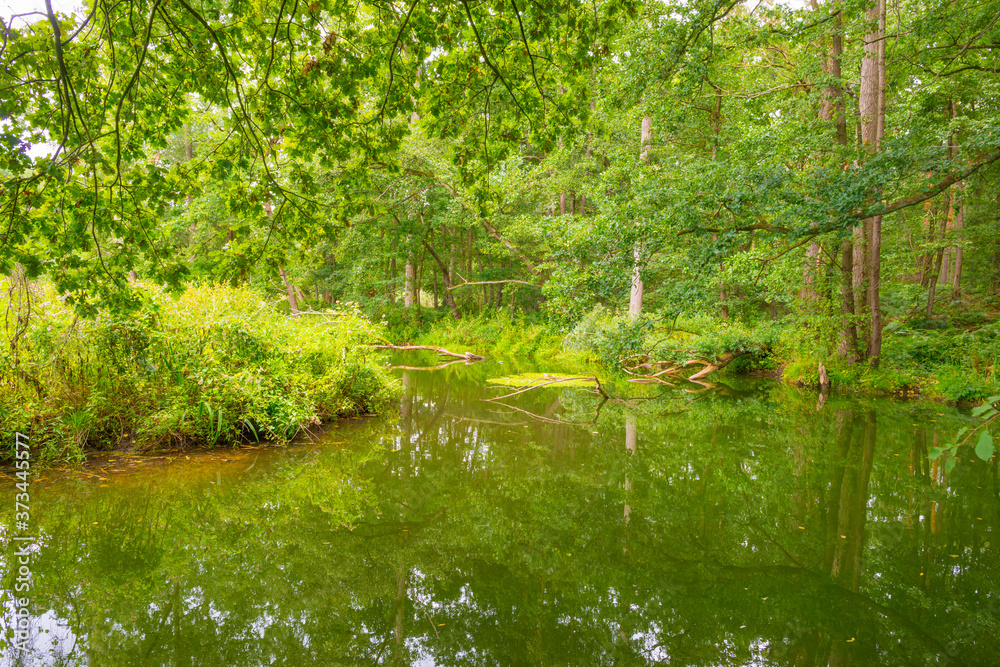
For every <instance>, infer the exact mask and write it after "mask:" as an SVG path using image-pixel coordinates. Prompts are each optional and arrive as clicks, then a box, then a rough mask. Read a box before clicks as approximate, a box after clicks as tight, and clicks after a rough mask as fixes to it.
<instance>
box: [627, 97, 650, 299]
mask: <svg viewBox="0 0 1000 667" xmlns="http://www.w3.org/2000/svg"><path fill="white" fill-rule="evenodd" d="M652 142H653V117H652V116H650V115H646V116H643V117H642V128H641V132H640V137H639V159H641V160H642V161H643V163H644V164H647V165H648V164H649V149H650V146H651V145H652ZM642 254H643V253H642V243H641V242H636V244H635V245H634V246H633V247H632V289H631V291H630V293H629V300H628V314H629V315H630V316H631V317H639V315H641V314H642V297H643V292H644V287H645V286H644V285H643V282H642Z"/></svg>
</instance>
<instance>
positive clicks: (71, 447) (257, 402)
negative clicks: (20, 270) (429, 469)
mask: <svg viewBox="0 0 1000 667" xmlns="http://www.w3.org/2000/svg"><path fill="white" fill-rule="evenodd" d="M133 290H134V292H135V298H136V299H139V300H141V302H142V307H141V308H140V309H139V310H138V311H137V312H136V313H135V314H134V315H133V316H131V317H128V318H123V317H121V316H118V315H116V314H115V313H113V312H109V313H101V314H100V315H98V316H97V317H95V318H93V319H91V320H79V319H78V318H75V317H74V316H73V314H72V311H71V310H70V309H68V308H67V307H66V306H65V305H63V304H62V302H60V301H59V300H58V299H56V298H55V295H54V293H53V292H52V290H51V289H47V290H46V293H45V297H46V298H45V300H42V301H41V302H40V303H38V304H37V305H36V307H35V309H34V311H33V312H32V313H31V316H30V317H31V320H30V323H29V325H28V327H27V329H26V331H25V335H24V337H22V339H21V340H20V341H19V342H18V344H17V345H16V346H14V348H13V350H11V349H10V348H5V349H4V351H3V352H2V355H3V357H4V359H3V361H4V368H6V369H9V371H8V372H6V373H5V374H4V376H3V377H2V383H3V387H4V388H5V391H4V392H3V396H2V397H0V421H2V428H3V433H4V434H5V435H4V438H5V442H4V443H3V444H4V451H5V452H6V451H8V449H9V447H10V446H12V445H11V443H8V442H6V440H7V434H12V433H13V432H14V431H17V430H20V431H22V432H25V433H30V435H31V436H32V441H33V442H34V443H36V446H37V447H38V451H39V452H42V457H43V458H66V457H70V458H78V457H80V456H81V455H82V452H83V451H84V450H85V449H87V448H91V449H95V448H98V449H121V448H129V449H132V448H137V449H148V448H152V447H162V446H166V445H177V444H208V445H221V444H233V443H238V442H240V441H244V440H248V439H250V440H254V441H256V440H271V441H276V442H285V441H287V440H288V439H290V438H292V437H293V436H294V435H295V434H296V433H297V432H298V431H300V430H301V429H303V428H307V427H309V426H311V425H315V424H318V423H320V422H321V421H322V420H324V419H329V418H332V417H335V416H345V415H356V414H360V413H364V412H373V411H377V410H379V409H380V408H381V407H382V406H384V405H385V403H386V401H387V400H389V398H390V397H391V396H392V395H393V392H394V382H393V381H392V380H391V378H390V377H389V376H388V374H387V372H386V370H385V369H384V367H383V366H382V365H381V364H380V357H379V355H377V354H373V353H372V352H371V351H370V350H368V349H367V348H366V345H367V344H368V343H371V342H373V341H375V340H376V339H377V338H378V337H379V336H380V334H381V333H382V332H381V330H380V329H379V328H378V327H375V326H373V325H372V324H371V323H370V322H368V321H367V320H365V319H364V318H363V317H362V316H361V315H360V314H359V313H358V311H357V310H356V309H343V310H339V311H329V312H327V313H324V314H321V315H309V316H301V317H299V318H294V319H293V318H289V317H286V316H284V315H282V314H281V313H280V312H278V311H277V310H276V309H275V307H274V304H271V303H268V302H266V301H264V300H262V299H261V298H260V296H259V294H257V293H256V292H254V291H253V290H249V289H235V288H231V287H225V286H202V287H191V288H189V289H188V290H186V291H185V292H184V294H182V295H181V296H180V297H177V298H173V297H171V296H169V295H167V294H165V293H163V292H162V291H160V290H157V289H155V288H151V287H148V286H142V285H137V286H135V287H133ZM6 305H7V306H8V309H9V308H10V307H11V304H9V303H8V304H6ZM10 334H11V332H10V331H8V338H10ZM11 438H12V436H11ZM11 442H12V439H11Z"/></svg>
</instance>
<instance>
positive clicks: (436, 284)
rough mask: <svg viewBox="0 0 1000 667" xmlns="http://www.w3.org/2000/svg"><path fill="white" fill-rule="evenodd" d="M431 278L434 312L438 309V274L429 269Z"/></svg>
mask: <svg viewBox="0 0 1000 667" xmlns="http://www.w3.org/2000/svg"><path fill="white" fill-rule="evenodd" d="M431 278H432V279H433V290H434V310H437V309H438V274H437V271H435V270H434V269H431Z"/></svg>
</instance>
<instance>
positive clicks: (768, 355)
mask: <svg viewBox="0 0 1000 667" xmlns="http://www.w3.org/2000/svg"><path fill="white" fill-rule="evenodd" d="M838 322H839V320H838V319H836V318H832V319H829V321H826V320H820V319H817V318H815V317H813V318H811V319H809V320H808V321H806V320H804V319H795V318H792V317H786V318H785V319H783V320H758V321H754V322H743V321H740V320H737V319H723V318H719V317H712V316H709V315H692V316H678V317H664V316H661V315H659V314H656V313H645V314H643V315H642V316H641V317H638V318H633V317H629V316H628V315H626V314H622V313H614V312H611V311H609V310H607V309H606V308H604V307H602V306H598V307H596V308H594V309H593V310H591V311H590V312H589V313H587V314H586V315H584V316H583V317H582V318H581V319H580V320H578V321H576V322H574V323H572V324H570V325H565V324H551V323H546V322H541V321H532V320H527V319H523V318H520V317H518V318H514V319H511V317H510V315H509V313H504V312H503V311H498V312H492V313H486V314H483V315H480V316H477V317H466V318H463V319H461V320H457V321H456V320H454V319H452V318H451V317H450V316H445V317H439V318H438V319H434V320H431V321H426V322H424V323H423V324H422V325H421V326H420V327H418V328H411V329H410V330H409V333H410V334H411V335H412V338H409V339H405V338H401V337H399V336H400V334H401V333H402V332H403V329H395V334H393V333H390V334H389V335H390V337H392V336H393V335H395V336H396V337H395V338H393V340H394V342H404V341H405V342H412V343H418V344H424V345H438V346H442V347H446V348H448V349H449V350H453V351H456V352H465V351H473V352H476V353H479V354H484V355H488V356H492V357H500V358H505V357H506V358H514V357H516V358H525V359H534V360H544V361H545V362H547V365H546V370H549V369H550V366H551V365H552V364H553V363H555V364H559V363H561V364H562V365H564V366H566V367H569V368H574V369H581V368H584V369H585V368H588V367H589V368H593V367H594V365H595V364H598V365H599V368H601V371H599V372H602V373H604V374H605V376H607V375H618V374H619V373H620V371H621V368H622V366H623V365H626V364H629V363H636V360H637V359H638V357H636V356H634V355H649V357H648V358H650V359H652V360H654V361H664V362H671V363H678V364H680V363H683V362H685V361H687V360H689V359H692V358H699V359H714V358H716V357H718V356H719V355H722V354H723V353H726V352H735V353H740V354H741V356H740V357H739V358H738V359H736V360H735V361H734V362H732V363H731V364H729V365H728V366H727V367H725V368H724V369H722V370H721V371H719V372H718V374H717V375H716V377H724V376H727V375H728V376H732V375H740V374H762V375H777V374H780V375H781V377H782V378H783V379H784V381H786V382H788V383H789V384H794V385H802V386H818V384H819V363H820V362H822V363H823V364H824V366H825V367H826V368H827V371H828V373H829V375H830V380H831V382H832V384H833V385H834V387H835V388H836V389H837V390H847V391H853V392H857V393H864V394H873V395H896V396H914V395H920V396H924V397H927V398H931V399H933V400H938V401H943V402H947V403H963V404H964V403H976V402H979V401H981V400H982V399H983V398H985V397H987V396H991V395H995V394H998V393H1000V383H998V379H997V377H996V375H995V369H996V367H997V364H998V360H1000V324H998V323H997V321H996V320H995V318H993V317H991V316H990V315H988V314H983V313H970V312H968V311H964V310H961V309H958V310H956V311H955V312H954V313H948V314H947V315H943V316H941V317H940V318H938V319H934V320H930V321H925V320H922V319H911V320H896V321H893V322H891V323H890V324H889V325H888V326H887V327H886V328H885V331H884V334H883V353H882V359H881V363H880V365H879V367H878V368H870V367H869V365H868V364H865V363H856V364H848V363H846V362H844V361H842V360H840V359H838V357H837V355H836V353H835V351H834V350H835V348H836V343H837V341H836V326H837V324H838ZM824 332H825V333H824ZM644 358H645V357H644ZM578 372H581V371H579V370H578ZM586 372H589V371H586ZM602 381H603V378H602Z"/></svg>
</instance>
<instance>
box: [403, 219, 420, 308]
mask: <svg viewBox="0 0 1000 667" xmlns="http://www.w3.org/2000/svg"><path fill="white" fill-rule="evenodd" d="M412 241H413V237H412V236H411V235H409V234H407V235H406V245H407V246H409V245H410V243H411V242H412ZM415 261H416V258H415V257H414V256H413V249H412V248H411V249H410V250H409V252H408V253H407V255H406V268H405V269H404V278H403V307H404V308H413V307H414V304H416V302H417V292H416V279H417V268H416V266H415V265H414V262H415Z"/></svg>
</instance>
